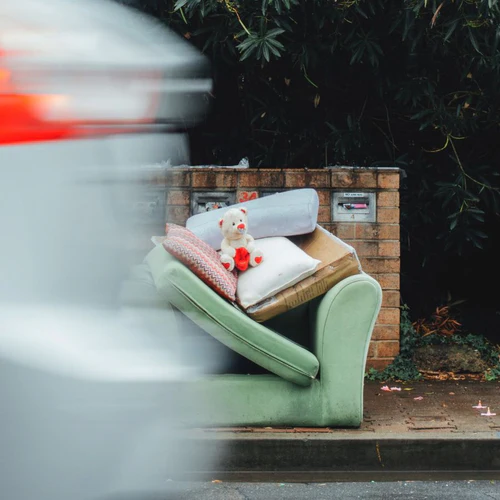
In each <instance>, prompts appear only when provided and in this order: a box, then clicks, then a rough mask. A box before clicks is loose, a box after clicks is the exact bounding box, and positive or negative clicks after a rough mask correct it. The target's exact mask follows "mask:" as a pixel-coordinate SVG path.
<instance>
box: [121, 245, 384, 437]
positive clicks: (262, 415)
mask: <svg viewBox="0 0 500 500" xmlns="http://www.w3.org/2000/svg"><path fill="white" fill-rule="evenodd" d="M136 271H137V270H136ZM141 273H142V277H141V278H137V276H136V278H133V277H132V278H131V279H130V280H129V282H128V284H127V286H128V287H132V288H134V286H136V287H142V288H139V289H137V288H136V290H135V293H134V294H133V295H134V296H135V297H137V296H138V295H140V296H142V297H147V298H148V299H145V302H144V303H145V304H146V303H147V302H148V300H149V303H152V301H153V302H155V303H156V304H157V305H158V304H160V307H165V308H169V307H171V308H172V309H173V310H175V311H176V312H177V314H178V315H180V317H179V316H178V320H177V321H176V325H177V326H176V328H177V329H178V330H179V331H178V334H179V335H180V336H181V337H182V336H183V335H188V330H189V328H190V327H189V326H188V325H193V328H198V331H199V332H201V335H204V336H206V337H207V338H208V335H207V334H209V335H210V336H211V337H212V338H213V339H216V341H213V339H212V340H211V341H213V342H214V343H216V344H217V345H219V346H221V347H223V346H226V347H225V348H224V349H227V351H228V352H230V353H232V354H233V355H234V356H236V357H237V360H238V361H239V362H238V363H236V365H234V364H233V366H227V367H226V368H225V369H224V370H222V371H223V373H220V370H219V373H213V374H209V373H207V374H204V375H203V376H201V377H200V378H199V379H198V380H196V381H195V382H193V384H194V387H191V388H190V390H192V391H194V394H195V399H197V402H200V401H201V402H202V403H203V404H202V405H201V407H202V408H203V409H204V411H203V414H199V415H195V419H194V420H195V423H196V425H199V426H203V427H207V426H213V427H226V426H275V427H277V426H304V427H359V426H360V424H361V422H362V419H363V386H364V372H365V362H366V357H367V353H368V347H369V343H370V338H371V334H372V331H373V327H374V325H375V321H376V319H377V316H378V313H379V310H380V306H381V298H382V292H381V288H380V285H379V284H378V282H377V281H375V280H374V279H373V278H372V277H370V276H368V275H367V274H365V273H361V274H358V275H355V276H350V277H348V278H346V279H344V280H342V281H341V282H340V283H338V284H337V285H335V286H334V287H333V288H332V289H331V290H329V291H328V292H327V293H326V294H325V295H323V296H321V297H318V298H316V299H314V300H312V301H310V302H308V303H307V304H304V305H302V306H299V307H297V308H295V309H292V310H290V311H288V312H286V313H284V314H281V315H279V316H276V317H274V318H272V319H270V320H268V321H266V322H264V323H257V322H255V321H254V320H252V319H251V318H249V317H248V316H247V315H246V314H245V313H244V312H242V311H240V310H239V309H238V308H236V307H235V306H234V305H233V304H231V303H230V302H229V301H227V300H225V299H224V298H222V297H220V296H219V295H218V294H217V293H216V292H214V291H213V290H211V289H210V288H209V287H208V286H207V285H205V283H203V282H202V281H201V280H200V279H199V278H198V277H196V276H195V275H194V274H193V273H192V272H191V271H190V270H189V269H188V268H187V267H185V266H184V265H183V264H182V263H180V262H179V261H178V260H177V259H175V258H174V257H172V256H171V255H170V254H169V253H168V252H167V251H166V250H165V249H164V248H163V247H162V246H161V245H159V246H156V247H155V248H154V249H152V250H151V251H150V252H149V253H148V255H147V256H146V257H145V259H144V262H143V263H142V264H141V266H140V270H139V274H141ZM134 283H135V285H134ZM138 290H139V291H138ZM186 321H188V323H187V324H186ZM194 325H196V327H195V326H194ZM226 354H227V353H226ZM235 359H236V358H235Z"/></svg>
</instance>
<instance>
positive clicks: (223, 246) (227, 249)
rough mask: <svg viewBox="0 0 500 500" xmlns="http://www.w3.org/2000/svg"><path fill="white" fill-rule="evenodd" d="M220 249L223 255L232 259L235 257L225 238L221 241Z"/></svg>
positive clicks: (233, 250)
mask: <svg viewBox="0 0 500 500" xmlns="http://www.w3.org/2000/svg"><path fill="white" fill-rule="evenodd" d="M220 249H221V251H222V253H223V254H227V255H229V256H230V257H233V258H234V256H235V255H236V250H235V249H234V248H233V247H232V246H231V245H230V244H229V243H228V241H227V240H226V238H224V239H223V240H222V243H221V245H220Z"/></svg>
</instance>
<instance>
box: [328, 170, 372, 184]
mask: <svg viewBox="0 0 500 500" xmlns="http://www.w3.org/2000/svg"><path fill="white" fill-rule="evenodd" d="M331 186H332V187H335V188H343V187H346V188H347V187H349V188H356V189H374V188H376V187H377V174H376V171H374V170H373V171H372V170H370V171H367V170H363V169H359V168H353V169H345V170H344V169H342V170H333V171H332V181H331Z"/></svg>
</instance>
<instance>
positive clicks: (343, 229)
mask: <svg viewBox="0 0 500 500" xmlns="http://www.w3.org/2000/svg"><path fill="white" fill-rule="evenodd" d="M354 226H355V224H353V223H352V222H337V223H335V224H329V229H328V231H330V232H331V233H332V234H334V235H335V236H337V237H338V238H340V239H341V240H346V241H348V240H353V239H354Z"/></svg>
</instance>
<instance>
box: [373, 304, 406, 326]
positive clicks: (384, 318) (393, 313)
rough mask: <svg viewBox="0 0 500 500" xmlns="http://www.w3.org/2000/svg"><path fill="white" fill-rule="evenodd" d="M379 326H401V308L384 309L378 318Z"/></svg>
mask: <svg viewBox="0 0 500 500" xmlns="http://www.w3.org/2000/svg"><path fill="white" fill-rule="evenodd" d="M377 323H378V324H379V325H399V324H400V323H401V311H400V309H399V307H382V308H381V309H380V313H379V315H378V318H377Z"/></svg>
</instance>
